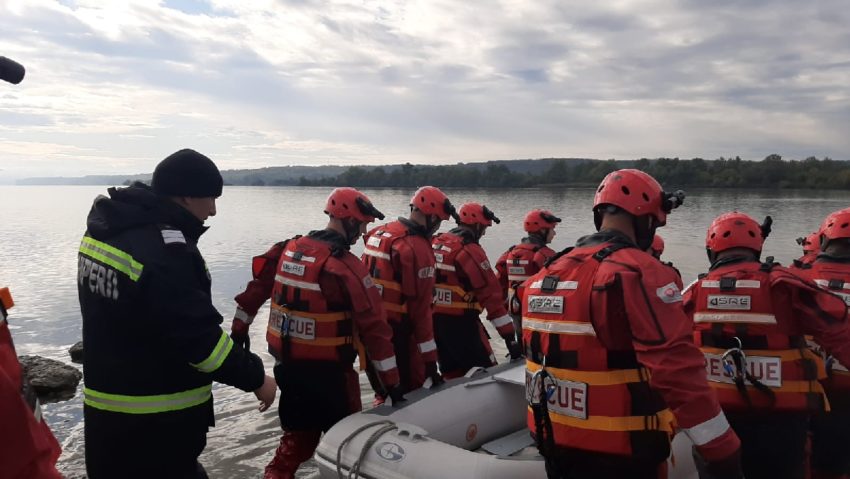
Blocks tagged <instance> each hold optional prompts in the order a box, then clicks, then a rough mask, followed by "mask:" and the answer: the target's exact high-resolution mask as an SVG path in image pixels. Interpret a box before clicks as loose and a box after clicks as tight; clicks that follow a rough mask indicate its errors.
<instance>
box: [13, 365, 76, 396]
mask: <svg viewBox="0 0 850 479" xmlns="http://www.w3.org/2000/svg"><path fill="white" fill-rule="evenodd" d="M18 361H20V362H21V369H22V370H23V373H24V376H25V377H26V378H27V379H28V380H29V382H30V384H31V385H32V388H33V389H34V390H35V392H36V394H38V399H39V400H40V401H41V402H42V403H50V402H58V401H65V400H68V399H71V398H72V397H74V394H76V392H77V385H78V384H79V383H80V380H81V379H82V378H83V373H81V372H80V371H79V370H78V369H77V368H75V367H73V366H68V365H67V364H64V363H61V362H59V361H55V360H53V359H47V358H43V357H41V356H18Z"/></svg>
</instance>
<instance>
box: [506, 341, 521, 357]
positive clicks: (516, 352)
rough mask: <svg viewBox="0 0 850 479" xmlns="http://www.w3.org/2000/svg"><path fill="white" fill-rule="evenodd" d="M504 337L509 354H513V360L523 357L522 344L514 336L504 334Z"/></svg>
mask: <svg viewBox="0 0 850 479" xmlns="http://www.w3.org/2000/svg"><path fill="white" fill-rule="evenodd" d="M502 339H504V340H505V346H506V347H507V348H508V354H509V355H510V356H511V360H514V359H519V358H521V357H522V345H520V344H519V343H518V342H517V340H516V339H514V337H513V336H503V337H502Z"/></svg>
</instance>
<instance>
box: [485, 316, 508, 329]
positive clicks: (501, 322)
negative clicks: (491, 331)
mask: <svg viewBox="0 0 850 479" xmlns="http://www.w3.org/2000/svg"><path fill="white" fill-rule="evenodd" d="M490 322H491V323H493V326H495V327H497V328H501V327H502V326H505V325H506V324H512V323H513V322H514V320H513V319H511V317H510V315H508V314H506V315H504V316H500V317H498V318H493V319H491V320H490Z"/></svg>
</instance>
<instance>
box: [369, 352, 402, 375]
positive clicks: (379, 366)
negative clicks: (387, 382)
mask: <svg viewBox="0 0 850 479" xmlns="http://www.w3.org/2000/svg"><path fill="white" fill-rule="evenodd" d="M372 366H375V369H376V370H377V371H379V372H382V373H385V372H387V371H392V370H393V369H395V368H396V367H397V365H396V362H395V356H390V357H388V358H387V359H383V360H381V361H377V360H372Z"/></svg>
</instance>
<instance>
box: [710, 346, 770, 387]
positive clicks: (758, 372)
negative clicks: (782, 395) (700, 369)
mask: <svg viewBox="0 0 850 479" xmlns="http://www.w3.org/2000/svg"><path fill="white" fill-rule="evenodd" d="M705 371H706V373H708V380H709V381H714V382H716V383H726V384H734V383H735V381H734V380H733V378H732V375H730V374H729V373H727V372H726V370H725V369H723V361H722V360H721V359H720V355H719V354H711V353H705ZM747 371H748V372H749V373H750V374H751V375H752V376H753V377H754V378H756V379H758V380H759V381H760V382H761V383H763V384H764V385H765V386H770V387H773V388H779V387H782V360H781V359H779V358H774V357H769V356H747Z"/></svg>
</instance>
